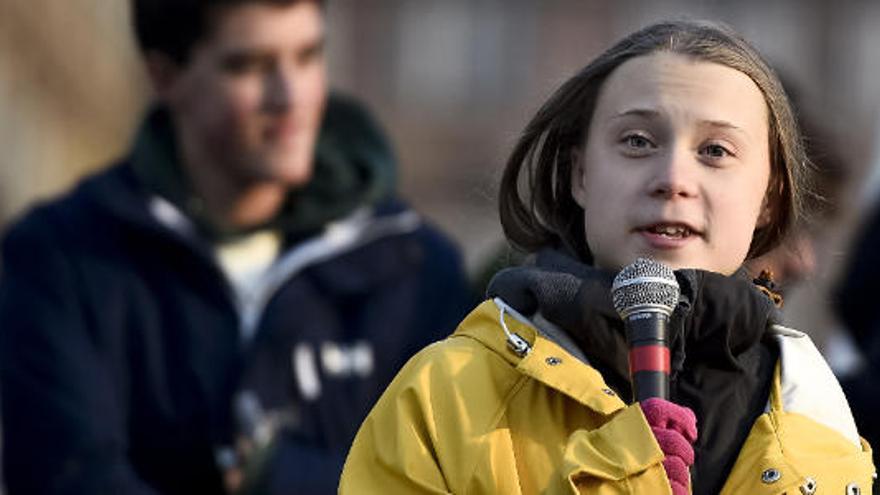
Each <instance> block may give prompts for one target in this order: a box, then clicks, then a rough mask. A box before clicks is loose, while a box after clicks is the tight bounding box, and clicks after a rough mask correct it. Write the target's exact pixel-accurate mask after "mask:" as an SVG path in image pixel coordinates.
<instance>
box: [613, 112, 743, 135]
mask: <svg viewBox="0 0 880 495" xmlns="http://www.w3.org/2000/svg"><path fill="white" fill-rule="evenodd" d="M627 117H639V118H643V119H647V120H657V119H660V118H661V114H660V112H659V111H657V110H653V109H650V108H631V109H629V110H624V111H622V112H620V113H618V114H615V115H613V116H612V117H611V120H619V119H624V118H627ZM698 125H700V126H701V127H710V128H714V129H720V130H726V131H734V132H736V133H738V134H742V135H743V136H745V137H751V136H750V135H749V133H748V131H746V130H745V129H743V128H742V127H740V126H738V125H736V124H733V123H732V122H729V121H727V120H701V121H699V122H698Z"/></svg>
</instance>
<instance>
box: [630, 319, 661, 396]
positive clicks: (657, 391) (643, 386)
mask: <svg viewBox="0 0 880 495" xmlns="http://www.w3.org/2000/svg"><path fill="white" fill-rule="evenodd" d="M668 322H669V317H668V316H667V315H666V314H665V313H662V312H659V311H644V312H639V313H634V314H631V315H629V316H628V317H627V319H626V339H627V343H628V344H629V375H630V381H631V382H632V388H633V400H635V401H637V402H641V401H643V400H646V399H650V398H652V397H659V398H661V399H665V400H669V370H670V367H671V366H670V355H669V342H668V333H667V324H668Z"/></svg>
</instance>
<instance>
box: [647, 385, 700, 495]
mask: <svg viewBox="0 0 880 495" xmlns="http://www.w3.org/2000/svg"><path fill="white" fill-rule="evenodd" d="M640 405H641V407H642V412H643V413H645V418H646V419H647V420H648V424H649V425H651V431H652V432H653V433H654V437H655V438H657V443H658V444H660V449H661V450H663V453H664V454H666V459H664V460H663V468H664V469H666V477H667V478H669V484H670V485H671V487H672V493H673V495H688V493H690V490H689V489H688V486H689V485H690V472H689V471H688V468H690V466H692V465H693V464H694V447H693V444H694V441H696V439H697V417H696V416H695V415H694V412H693V411H691V410H690V409H689V408H687V407H684V406H679V405H678V404H674V403H672V402H669V401H668V400H664V399H658V398H651V399H648V400H646V401H642V402H641V403H640Z"/></svg>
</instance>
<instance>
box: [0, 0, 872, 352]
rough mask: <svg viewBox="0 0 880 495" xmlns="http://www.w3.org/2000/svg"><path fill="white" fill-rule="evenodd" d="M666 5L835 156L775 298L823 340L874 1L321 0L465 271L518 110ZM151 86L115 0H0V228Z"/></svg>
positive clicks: (489, 216)
mask: <svg viewBox="0 0 880 495" xmlns="http://www.w3.org/2000/svg"><path fill="white" fill-rule="evenodd" d="M675 17H690V18H710V19H717V20H722V21H725V22H727V23H729V24H731V25H732V26H734V27H735V28H736V29H737V30H739V31H740V32H741V33H743V34H744V35H745V36H746V38H748V39H749V40H751V41H752V42H754V43H755V44H756V45H757V46H758V48H759V49H760V50H761V51H762V52H763V53H764V54H765V55H766V56H767V58H768V59H769V60H770V61H771V63H772V64H774V65H775V66H776V67H777V68H778V69H779V70H780V72H782V73H783V74H784V75H785V79H786V80H787V81H788V82H789V84H791V85H792V86H793V87H794V88H795V89H796V92H797V93H798V99H799V100H800V102H801V106H800V111H801V112H802V113H803V114H804V115H805V116H807V117H808V118H809V119H810V120H811V121H812V122H813V123H814V125H815V126H816V127H818V128H819V129H820V131H821V132H822V133H823V134H824V135H825V136H826V137H827V138H828V141H829V142H830V143H832V144H833V150H834V153H835V154H836V155H837V156H838V157H839V159H840V163H843V164H845V165H844V166H843V167H842V169H841V170H840V172H841V173H840V174H838V175H836V176H835V177H837V178H838V179H839V182H840V189H839V190H840V193H839V195H838V201H839V202H838V207H837V210H836V214H835V216H834V217H833V221H830V222H827V223H825V224H824V225H823V226H822V227H821V230H820V231H819V233H818V235H817V236H816V238H817V239H818V243H817V244H816V256H815V260H816V264H815V268H816V270H815V272H814V273H813V274H812V275H811V276H810V277H809V278H808V279H807V280H806V281H805V282H804V283H802V284H800V285H799V286H798V288H797V290H796V291H794V292H792V293H791V294H790V295H789V297H788V303H787V308H786V309H787V311H786V312H787V313H788V315H789V320H790V322H791V324H792V325H794V326H797V327H800V328H803V329H805V330H808V331H811V333H812V334H813V335H814V337H815V338H816V339H817V340H818V341H819V343H820V344H821V343H822V342H823V341H824V335H825V332H826V331H828V330H829V329H833V328H834V327H835V322H834V321H833V320H832V319H831V317H830V316H829V312H828V310H827V303H828V300H829V296H828V287H829V284H830V281H831V280H833V277H834V275H835V274H836V271H837V270H838V269H839V268H840V264H841V261H843V260H844V258H845V256H846V253H847V245H848V242H849V240H850V237H851V234H852V233H853V231H854V228H855V226H857V225H858V222H859V220H860V214H861V212H862V210H863V209H864V208H865V205H866V203H865V201H866V200H865V198H866V197H867V196H868V195H869V193H867V192H865V191H866V189H870V186H869V185H870V184H872V183H873V182H874V178H873V177H874V174H873V171H874V168H875V167H874V164H875V163H876V162H877V160H876V159H875V156H876V154H877V149H875V147H876V143H877V139H876V137H877V136H878V126H877V109H878V108H880V105H878V103H880V101H878V99H880V57H878V56H877V55H876V54H875V50H876V49H877V48H880V2H868V1H863V2H859V1H851V2H846V1H844V2H840V1H838V2H832V1H830V0H776V1H770V2H768V1H766V0H760V1H758V0H746V1H739V2H727V1H721V0H717V1H715V0H680V1H669V0H667V1H648V0H644V1H638V0H618V1H615V2H606V1H599V0H542V1H538V0H442V1H429V0H330V1H329V3H328V32H329V66H330V73H331V81H332V83H333V85H334V86H335V87H336V88H339V89H341V90H344V91H346V92H348V93H351V94H354V95H356V96H358V97H360V98H361V99H362V100H363V101H365V102H366V103H367V104H368V106H369V107H370V108H371V109H372V110H373V111H374V112H375V114H376V116H377V117H378V119H379V120H380V121H381V122H382V123H383V124H384V126H385V127H386V129H387V131H388V133H389V135H390V136H391V139H392V140H393V142H394V144H395V147H396V150H397V153H398V156H399V158H400V163H401V167H400V187H401V189H402V191H403V194H404V196H405V197H407V198H408V199H409V200H410V201H411V202H412V203H413V204H414V205H415V206H416V207H417V209H418V210H420V211H421V212H422V213H424V214H425V215H426V216H428V217H430V218H431V219H433V221H434V222H435V223H437V224H439V226H440V227H441V228H443V229H445V230H446V231H447V232H449V233H450V234H451V235H452V236H453V237H454V238H455V239H456V240H457V241H458V242H459V243H460V245H461V246H462V248H463V249H464V251H465V254H466V259H467V262H468V266H469V267H470V268H471V269H472V270H475V269H477V267H479V266H480V265H481V264H482V263H484V262H485V260H486V257H487V256H489V255H490V254H491V253H492V252H493V251H494V250H495V249H497V247H498V246H499V243H500V242H501V230H500V226H499V224H498V220H497V214H496V210H495V196H496V184H497V182H498V178H499V177H500V171H501V168H502V166H503V163H504V161H505V158H506V155H507V153H508V151H509V150H510V149H511V147H512V145H513V143H514V141H515V139H516V137H517V134H518V133H519V131H520V130H521V129H522V128H523V127H524V125H525V123H526V121H527V120H528V118H529V117H530V116H531V115H532V114H533V112H534V111H535V110H536V109H537V108H538V106H539V105H540V104H541V103H542V102H543V101H544V99H545V98H546V97H547V96H548V95H549V94H550V93H551V91H552V90H553V89H554V88H555V87H556V86H557V85H558V84H560V83H561V82H562V81H563V80H564V79H566V78H567V77H568V76H570V75H571V74H573V73H574V72H575V71H576V70H577V69H578V68H580V67H581V66H583V65H584V64H585V62H586V61H588V60H589V59H590V58H592V57H593V56H595V55H597V54H598V53H599V52H600V51H601V50H603V49H604V48H605V47H607V46H608V45H609V44H610V43H611V42H612V41H614V40H616V39H617V38H619V37H621V36H622V35H625V34H627V33H628V32H630V31H632V30H634V29H636V28H638V27H640V26H642V25H644V24H646V23H649V22H651V21H654V20H658V19H663V18H675ZM149 99H150V92H149V88H148V86H147V84H146V82H145V77H144V72H143V69H142V67H141V66H140V60H139V58H138V55H137V53H136V51H135V47H134V42H133V38H132V35H131V30H130V27H129V20H128V2H127V1H126V0H64V1H58V0H0V227H2V226H5V225H6V224H7V223H8V222H9V221H10V220H11V219H13V218H15V216H16V215H18V214H20V213H21V212H22V210H23V209H24V208H26V207H28V206H29V205H31V204H32V203H33V202H34V201H38V200H40V199H44V198H47V197H50V196H52V195H55V194H57V193H59V192H60V191H62V190H64V189H66V188H68V187H70V186H71V185H72V184H73V183H74V182H75V181H77V179H78V178H79V177H81V176H82V175H83V174H85V173H87V172H89V171H91V170H94V169H96V168H97V167H101V166H104V165H105V164H107V162H108V160H112V159H114V158H115V157H118V156H119V155H120V154H121V153H123V152H124V151H125V149H126V148H127V146H128V142H129V139H130V137H131V134H132V132H133V128H134V126H135V125H136V123H137V122H138V120H139V118H140V116H141V111H142V109H143V108H144V106H145V104H146V103H148V101H149ZM838 179H835V180H838Z"/></svg>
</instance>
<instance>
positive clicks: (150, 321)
mask: <svg viewBox="0 0 880 495" xmlns="http://www.w3.org/2000/svg"><path fill="white" fill-rule="evenodd" d="M321 3H322V2H320V1H316V0H299V1H297V0H271V1H270V0H135V1H134V23H135V29H136V33H137V38H138V42H139V44H140V48H141V50H142V53H143V56H144V59H145V62H146V65H147V69H148V74H149V76H150V79H151V81H152V83H153V86H154V88H155V90H156V95H157V100H158V102H157V105H155V106H154V107H153V108H152V109H151V110H150V111H149V112H148V114H147V116H146V118H145V120H144V122H143V125H142V127H141V129H140V131H139V132H138V134H137V136H136V138H135V140H134V143H133V146H132V149H131V151H130V154H129V155H128V156H127V157H126V158H125V159H124V160H122V161H121V162H119V163H117V164H115V165H113V166H112V167H110V168H109V169H108V170H106V171H104V172H100V173H98V174H96V175H94V176H92V177H90V178H88V179H87V180H85V181H84V182H83V183H82V184H81V185H80V186H78V187H77V188H76V189H75V190H74V191H72V192H71V193H69V194H68V195H66V196H65V197H63V198H60V199H58V200H56V201H53V202H50V203H48V204H44V205H42V206H39V207H37V208H35V209H34V210H32V211H31V212H29V213H28V214H27V215H26V216H25V217H24V218H23V219H21V220H19V221H18V222H17V223H16V224H15V225H13V227H12V228H11V229H10V231H9V232H8V233H7V235H6V237H5V240H4V243H3V268H4V273H3V276H2V280H0V385H2V390H0V393H2V397H3V401H2V420H3V432H4V438H3V449H4V464H5V470H4V471H5V478H6V483H7V488H8V491H9V493H11V494H13V495H15V494H19V493H27V494H34V493H84V494H93V493H125V494H128V493H145V494H146V493H169V494H170V493H190V494H191V493H199V494H210V493H223V492H231V491H250V492H254V493H256V492H259V493H332V492H335V489H336V482H337V479H338V474H339V472H340V470H341V467H342V462H343V460H344V456H345V454H346V452H347V449H348V446H349V445H350V442H351V439H352V438H353V436H354V433H355V431H356V429H357V428H358V426H359V424H360V422H361V420H362V419H363V417H364V416H365V415H366V413H367V412H368V410H369V408H370V407H371V405H372V403H373V402H374V401H375V399H376V398H377V397H378V395H379V393H380V392H381V391H382V390H383V389H384V387H385V386H386V385H387V382H388V381H389V380H390V378H391V377H393V376H394V374H395V373H396V372H397V370H398V368H399V367H400V366H401V365H402V364H403V362H404V361H405V360H406V359H407V358H408V357H409V356H410V355H411V354H412V353H413V352H415V351H416V350H418V349H419V348H421V347H423V346H424V345H425V344H427V343H429V342H431V341H433V340H436V339H439V338H441V337H443V336H445V335H446V334H447V333H449V332H450V331H451V330H453V327H454V325H455V324H456V323H457V322H458V321H459V320H460V319H461V318H462V317H463V316H464V313H465V311H466V310H467V308H468V307H470V305H471V304H472V301H471V300H469V299H468V298H467V297H465V296H463V295H464V294H467V293H468V291H467V281H466V279H465V276H464V273H463V271H462V266H461V262H460V258H459V256H458V254H457V252H456V251H455V249H454V248H453V246H452V245H451V244H450V243H449V241H447V239H446V238H445V237H443V236H442V235H441V234H439V233H438V232H437V231H435V230H434V229H433V228H431V227H429V226H427V225H425V224H424V223H423V222H422V221H421V220H420V218H419V216H418V215H417V214H416V213H415V212H413V211H412V210H410V209H409V208H408V207H407V206H406V205H405V204H403V203H401V202H400V201H399V200H397V199H396V198H395V196H394V176H395V170H394V168H395V165H394V160H393V157H392V154H391V152H390V149H389V147H388V145H387V143H386V142H385V141H384V138H383V136H382V134H381V132H380V131H379V130H378V128H377V127H376V126H375V124H374V123H373V121H372V120H371V119H370V118H369V116H368V115H367V114H366V113H365V112H364V111H363V110H362V109H361V108H360V107H358V106H357V105H356V104H354V103H353V102H351V101H349V100H347V99H344V98H342V97H339V96H335V95H329V96H328V92H327V82H326V70H325V63H324V56H323V55H324V50H323V49H324V13H323V6H322V5H321Z"/></svg>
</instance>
